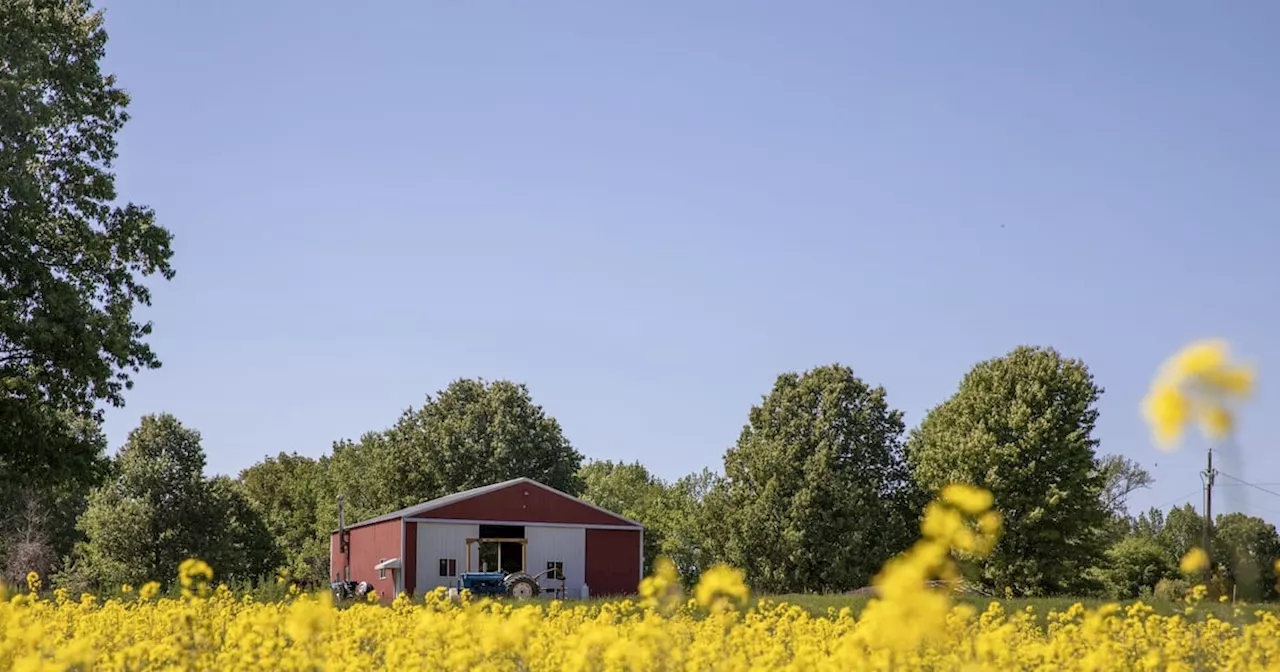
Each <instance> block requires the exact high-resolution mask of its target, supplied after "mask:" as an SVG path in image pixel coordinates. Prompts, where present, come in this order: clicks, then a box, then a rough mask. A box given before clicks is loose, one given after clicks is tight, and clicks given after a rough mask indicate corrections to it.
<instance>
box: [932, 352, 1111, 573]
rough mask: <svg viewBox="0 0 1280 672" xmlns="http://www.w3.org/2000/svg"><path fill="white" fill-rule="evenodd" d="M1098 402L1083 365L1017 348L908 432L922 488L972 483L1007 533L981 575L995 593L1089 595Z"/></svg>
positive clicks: (1096, 535) (1095, 530) (1096, 523)
mask: <svg viewBox="0 0 1280 672" xmlns="http://www.w3.org/2000/svg"><path fill="white" fill-rule="evenodd" d="M1101 394H1102V389H1101V388H1099V387H1098V386H1097V385H1095V384H1094V380H1093V376H1092V375H1091V374H1090V373H1089V370H1088V368H1087V367H1086V366H1085V364H1084V363H1083V362H1081V361H1079V360H1076V359H1068V358H1066V357H1063V356H1062V355H1061V354H1059V353H1058V352H1057V351H1056V350H1053V349H1051V348H1034V347H1025V346H1024V347H1019V348H1017V349H1015V350H1014V351H1012V352H1010V353H1009V354H1007V355H1006V356H1004V357H1000V358H996V359H991V360H988V361H984V362H981V363H979V364H977V365H976V366H974V367H973V369H972V370H970V371H969V373H968V374H967V375H965V377H964V379H963V380H962V381H961V382H960V387H959V389H958V390H957V391H956V393H955V394H954V395H953V396H952V397H951V398H950V399H948V400H947V401H946V402H944V403H943V404H941V405H939V406H937V407H935V408H934V409H933V410H931V411H930V412H929V414H928V415H927V416H926V417H925V419H924V421H923V422H922V423H921V425H920V427H919V428H917V429H916V430H915V431H914V432H913V433H912V436H911V439H910V442H909V449H908V454H909V459H910V462H911V465H912V470H913V473H914V474H915V477H916V480H917V482H918V483H919V484H920V485H921V486H922V487H924V488H926V489H927V490H929V491H937V490H939V489H940V488H942V487H943V486H945V485H947V484H948V483H971V484H974V485H979V486H982V487H984V488H987V489H989V490H991V492H992V493H993V494H994V496H995V505H996V507H997V508H998V509H999V510H1000V511H1001V513H1002V514H1003V515H1004V519H1005V529H1004V534H1003V538H1002V539H1001V541H1000V542H999V543H998V544H997V546H996V549H995V551H994V553H993V554H992V555H991V556H990V557H989V558H987V559H986V561H985V563H984V564H983V567H982V579H983V580H984V581H985V582H986V583H987V584H989V585H991V586H992V587H995V588H998V589H1004V588H1009V589H1011V590H1013V591H1015V592H1017V593H1020V594H1028V595H1041V594H1053V593H1063V592H1075V591H1081V590H1084V589H1086V586H1084V585H1082V580H1083V579H1084V577H1086V576H1087V572H1086V570H1087V569H1088V568H1089V567H1091V566H1093V565H1094V564H1095V563H1097V562H1098V561H1099V560H1100V559H1101V555H1102V553H1103V551H1104V549H1105V547H1106V542H1105V539H1104V538H1103V537H1102V535H1101V532H1102V530H1103V527H1102V526H1103V523H1104V521H1105V520H1106V516H1107V512H1106V511H1105V510H1104V507H1103V504H1102V497H1101V493H1102V489H1103V486H1104V482H1103V478H1102V474H1101V472H1100V471H1099V470H1098V469H1097V468H1096V462H1095V458H1096V456H1095V452H1094V451H1095V448H1096V446H1097V441H1096V440H1095V439H1094V438H1093V429H1094V423H1095V422H1096V420H1097V417H1098V412H1097V409H1096V404H1097V401H1098V397H1099V396H1100V395H1101Z"/></svg>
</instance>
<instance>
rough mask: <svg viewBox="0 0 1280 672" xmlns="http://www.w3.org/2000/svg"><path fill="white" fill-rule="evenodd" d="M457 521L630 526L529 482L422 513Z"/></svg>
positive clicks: (616, 518)
mask: <svg viewBox="0 0 1280 672" xmlns="http://www.w3.org/2000/svg"><path fill="white" fill-rule="evenodd" d="M422 515H423V516H424V517H430V518H453V519H457V520H504V521H511V522H518V523H569V524H577V525H630V524H631V523H630V522H629V521H627V520H626V519H623V518H619V517H617V516H614V515H610V514H608V513H605V512H604V511H601V510H599V509H595V508H592V507H590V506H587V505H586V504H583V503H581V502H578V501H575V500H574V499H573V498H571V497H568V496H565V495H562V494H559V493H557V492H554V491H551V490H547V489H546V488H542V487H538V486H536V485H532V484H529V483H516V484H515V485H511V486H508V487H505V488H501V489H498V490H494V491H492V492H486V493H484V494H482V495H477V496H475V497H472V498H470V499H466V500H463V501H460V502H457V503H456V504H449V505H447V506H442V507H440V508H438V509H432V510H431V511H430V512H428V513H424V514H422Z"/></svg>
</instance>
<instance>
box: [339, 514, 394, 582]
mask: <svg viewBox="0 0 1280 672" xmlns="http://www.w3.org/2000/svg"><path fill="white" fill-rule="evenodd" d="M401 524H402V521H401V520H400V519H399V518H396V519H394V520H386V521H383V522H381V523H374V524H373V525H365V526H363V527H357V528H353V529H348V530H347V534H348V535H349V539H350V541H351V544H350V546H349V547H348V549H347V551H348V554H349V555H350V558H348V561H349V563H350V567H351V580H352V581H368V582H369V585H371V586H373V589H374V590H376V591H378V596H379V597H380V598H381V599H382V601H383V602H390V601H391V600H393V599H395V597H396V584H395V581H394V580H393V579H394V577H395V574H394V573H392V572H390V571H388V572H387V578H385V579H379V578H378V570H376V569H374V565H377V564H378V563H379V562H381V561H383V560H388V559H391V558H400V526H401ZM404 560H405V559H404V558H400V562H401V564H402V565H403V564H406V563H405V562H404ZM344 566H346V563H344V561H343V557H342V554H341V553H339V551H338V534H337V533H336V532H335V533H334V534H333V538H332V539H331V540H330V543H329V568H330V569H329V574H330V576H329V579H330V580H331V581H334V580H336V581H341V580H342V578H343V577H342V573H343V567H344Z"/></svg>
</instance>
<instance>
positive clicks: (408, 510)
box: [334, 478, 644, 532]
mask: <svg viewBox="0 0 1280 672" xmlns="http://www.w3.org/2000/svg"><path fill="white" fill-rule="evenodd" d="M520 484H525V485H532V486H536V487H539V488H542V489H543V490H547V491H549V492H552V493H554V494H557V495H559V496H561V497H564V498H565V499H568V500H572V501H574V502H576V503H578V504H581V505H583V506H586V507H590V508H592V509H595V510H596V511H599V512H601V513H604V514H607V515H609V516H612V517H614V518H617V519H618V522H619V524H622V525H631V526H634V527H644V526H643V525H641V524H640V523H638V522H636V521H634V520H631V519H630V518H627V517H625V516H621V515H619V514H617V513H614V512H613V511H610V510H608V509H605V508H603V507H599V506H596V505H595V504H592V503H591V502H588V501H586V500H585V499H581V498H579V497H574V496H573V495H571V494H569V493H567V492H561V491H560V490H557V489H555V488H553V487H551V486H549V485H545V484H543V483H539V482H537V481H535V480H533V479H532V478H513V479H511V480H509V481H502V482H501V483H492V484H490V485H482V486H480V487H478V488H472V489H470V490H463V491H462V492H455V493H453V494H452V495H445V496H444V497H437V498H435V499H431V500H427V501H425V502H422V503H421V504H414V505H413V506H409V507H405V508H403V509H400V510H399V511H392V512H391V513H384V514H382V515H381V516H377V517H374V518H369V519H367V520H362V521H360V522H358V523H354V524H352V525H348V526H347V529H348V530H350V529H352V528H356V527H364V526H365V525H372V524H374V523H382V522H386V521H388V520H396V519H398V518H418V517H421V516H422V515H423V514H427V513H430V512H431V511H434V510H436V509H440V508H444V507H446V506H449V505H451V504H457V503H458V502H462V501H466V500H468V499H473V498H475V497H479V496H481V495H486V494H489V493H491V492H497V491H499V490H503V489H505V488H509V487H511V486H513V485H520ZM334 532H337V530H334Z"/></svg>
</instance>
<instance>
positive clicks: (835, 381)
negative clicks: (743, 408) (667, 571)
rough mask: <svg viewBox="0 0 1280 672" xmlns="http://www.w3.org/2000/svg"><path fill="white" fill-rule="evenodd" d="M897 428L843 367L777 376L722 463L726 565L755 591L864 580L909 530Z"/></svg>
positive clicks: (879, 399)
mask: <svg viewBox="0 0 1280 672" xmlns="http://www.w3.org/2000/svg"><path fill="white" fill-rule="evenodd" d="M903 432H904V425H903V421H902V413H901V412H900V411H897V410H895V409H892V408H890V407H889V405H888V402H887V400H886V395H885V391H884V389H883V388H880V387H874V388H873V387H871V386H870V385H868V384H867V383H865V382H863V381H862V379H860V378H858V377H857V376H855V375H854V373H853V370H852V369H850V368H849V367H847V366H842V365H838V364H836V365H829V366H823V367H818V368H815V369H811V370H809V371H806V372H804V373H802V374H801V373H787V374H783V375H781V376H778V378H777V380H776V381H775V383H774V386H773V390H772V391H771V392H770V393H769V394H768V395H767V396H765V397H764V399H763V401H762V402H761V403H760V404H759V405H757V406H754V407H752V408H751V411H750V413H749V416H748V422H747V424H746V426H745V427H744V428H743V430H742V433H741V435H740V436H739V438H738V442H737V444H736V445H735V446H733V447H732V448H730V449H729V450H728V451H727V452H726V453H725V456H724V468H725V480H724V483H723V493H722V494H721V495H720V496H722V497H723V498H724V500H723V501H724V511H723V513H724V514H725V516H726V518H725V520H724V524H723V533H724V535H725V542H724V544H725V548H724V553H725V555H726V556H727V559H728V560H729V561H730V562H732V563H733V564H735V565H736V566H738V567H741V568H742V569H744V570H745V571H746V573H747V576H748V579H749V580H750V581H751V583H752V584H753V585H755V586H757V587H758V588H759V589H760V590H764V591H770V592H790V591H824V590H847V589H851V588H858V587H861V586H864V585H867V584H869V582H870V580H871V577H872V576H873V574H874V573H875V572H876V571H877V570H878V569H879V568H880V566H881V564H882V563H883V562H884V560H885V559H887V558H888V557H889V556H891V555H893V554H895V553H897V552H898V551H900V550H902V549H903V548H905V547H906V541H905V540H906V539H909V538H912V537H914V535H915V533H916V532H917V530H916V529H914V528H915V526H914V522H915V520H916V517H915V512H912V511H909V508H910V502H911V498H910V496H909V494H910V482H909V473H908V472H907V470H906V466H905V462H904V460H903V443H902V438H903Z"/></svg>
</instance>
